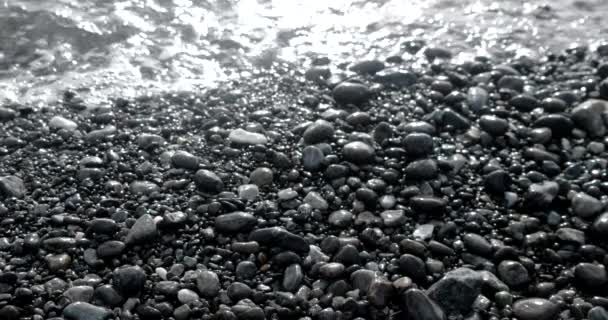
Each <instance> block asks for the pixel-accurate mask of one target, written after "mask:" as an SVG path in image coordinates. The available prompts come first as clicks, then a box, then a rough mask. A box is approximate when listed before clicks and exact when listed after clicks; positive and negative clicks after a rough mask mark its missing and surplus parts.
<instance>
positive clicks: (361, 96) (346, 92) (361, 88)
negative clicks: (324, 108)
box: [332, 82, 371, 104]
mask: <svg viewBox="0 0 608 320" xmlns="http://www.w3.org/2000/svg"><path fill="white" fill-rule="evenodd" d="M332 93H333V96H334V99H335V100H336V102H337V103H339V104H361V103H363V102H366V101H367V100H369V98H370V97H371V90H370V89H369V88H368V87H367V86H366V85H364V84H361V83H355V82H342V83H340V84H339V85H337V86H336V87H335V88H334V89H333V91H332Z"/></svg>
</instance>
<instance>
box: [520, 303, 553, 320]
mask: <svg viewBox="0 0 608 320" xmlns="http://www.w3.org/2000/svg"><path fill="white" fill-rule="evenodd" d="M558 312H559V307H558V306H557V305H556V304H555V303H553V302H551V301H549V300H547V299H541V298H527V299H521V300H518V301H515V303H514V304H513V313H514V314H515V316H516V317H518V318H519V319H520V320H553V319H556V316H557V314H558Z"/></svg>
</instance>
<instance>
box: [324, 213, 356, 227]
mask: <svg viewBox="0 0 608 320" xmlns="http://www.w3.org/2000/svg"><path fill="white" fill-rule="evenodd" d="M327 222H328V223H329V224H331V225H332V226H334V227H338V228H347V227H349V226H350V225H352V223H353V214H352V212H350V211H347V210H337V211H334V212H332V213H331V214H330V215H329V218H328V219H327Z"/></svg>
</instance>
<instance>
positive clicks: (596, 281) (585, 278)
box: [574, 262, 608, 291]
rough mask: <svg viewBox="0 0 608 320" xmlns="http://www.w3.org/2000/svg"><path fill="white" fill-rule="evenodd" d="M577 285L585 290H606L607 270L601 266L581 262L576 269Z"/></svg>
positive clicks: (607, 281) (607, 282)
mask: <svg viewBox="0 0 608 320" xmlns="http://www.w3.org/2000/svg"><path fill="white" fill-rule="evenodd" d="M574 278H575V280H576V283H577V284H578V285H579V286H580V287H581V288H583V289H589V290H599V291H602V290H605V289H606V285H607V284H608V275H607V274H606V268H605V267H604V266H603V265H601V264H595V263H588V262H581V263H579V264H577V265H576V266H575V267H574Z"/></svg>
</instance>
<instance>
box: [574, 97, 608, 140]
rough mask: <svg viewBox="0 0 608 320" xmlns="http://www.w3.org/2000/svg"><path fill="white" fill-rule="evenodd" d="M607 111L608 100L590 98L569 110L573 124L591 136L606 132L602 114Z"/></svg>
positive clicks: (600, 135)
mask: <svg viewBox="0 0 608 320" xmlns="http://www.w3.org/2000/svg"><path fill="white" fill-rule="evenodd" d="M606 112H608V102H607V101H604V100H597V99H590V100H587V101H585V102H583V103H581V104H579V105H578V106H576V107H575V108H574V109H572V111H571V112H570V118H571V119H572V121H573V122H574V124H575V125H576V126H577V127H579V128H581V129H583V130H585V131H586V132H587V133H588V134H589V135H591V136H592V137H603V136H604V135H605V134H606V125H605V123H604V117H603V116H602V114H604V113H606Z"/></svg>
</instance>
